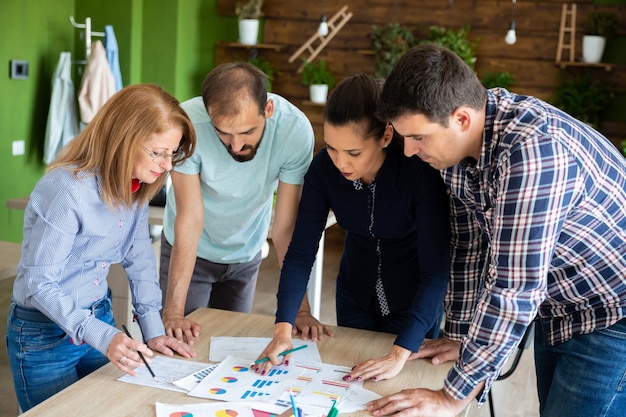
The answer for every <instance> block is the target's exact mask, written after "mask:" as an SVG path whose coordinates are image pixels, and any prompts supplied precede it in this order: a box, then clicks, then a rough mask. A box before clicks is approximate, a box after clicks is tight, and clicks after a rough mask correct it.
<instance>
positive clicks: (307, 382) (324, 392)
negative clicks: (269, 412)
mask: <svg viewBox="0 0 626 417" xmlns="http://www.w3.org/2000/svg"><path fill="white" fill-rule="evenodd" d="M289 368H296V369H300V372H299V376H298V378H297V379H296V382H294V383H293V385H292V386H291V387H290V388H291V392H292V393H293V395H294V396H295V399H296V402H297V403H298V406H300V407H302V408H303V410H304V411H305V414H307V408H308V407H309V406H311V407H313V406H314V407H321V408H322V409H325V410H328V409H330V407H332V405H333V401H335V400H336V401H337V408H338V409H339V410H340V411H341V412H343V413H350V412H353V411H357V410H364V409H365V404H366V403H367V402H368V401H371V400H373V399H375V398H380V396H379V395H378V394H376V393H373V392H371V391H368V390H365V389H364V388H363V383H362V382H345V381H344V380H343V377H344V376H345V375H347V374H348V373H350V368H349V367H347V366H340V365H332V364H326V363H317V362H301V361H299V362H296V363H293V364H291V365H290V366H289ZM275 404H276V405H279V406H281V407H286V406H289V405H290V404H291V403H290V398H289V392H284V393H283V394H282V395H281V397H280V398H279V399H278V400H276V401H275ZM310 411H311V414H313V413H314V410H313V409H311V410H310Z"/></svg>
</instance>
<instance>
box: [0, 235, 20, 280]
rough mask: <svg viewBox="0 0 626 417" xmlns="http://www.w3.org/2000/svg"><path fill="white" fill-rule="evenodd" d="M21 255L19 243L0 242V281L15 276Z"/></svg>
mask: <svg viewBox="0 0 626 417" xmlns="http://www.w3.org/2000/svg"><path fill="white" fill-rule="evenodd" d="M21 255H22V244H21V243H15V242H0V281H1V280H3V279H9V278H13V277H14V276H15V275H16V274H17V264H19V262H20V256H21Z"/></svg>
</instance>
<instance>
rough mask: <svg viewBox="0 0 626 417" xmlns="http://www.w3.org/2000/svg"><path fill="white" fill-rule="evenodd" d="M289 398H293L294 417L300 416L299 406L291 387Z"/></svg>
mask: <svg viewBox="0 0 626 417" xmlns="http://www.w3.org/2000/svg"><path fill="white" fill-rule="evenodd" d="M289 398H290V399H291V408H293V417H299V414H298V407H296V400H295V398H293V394H292V392H291V388H289Z"/></svg>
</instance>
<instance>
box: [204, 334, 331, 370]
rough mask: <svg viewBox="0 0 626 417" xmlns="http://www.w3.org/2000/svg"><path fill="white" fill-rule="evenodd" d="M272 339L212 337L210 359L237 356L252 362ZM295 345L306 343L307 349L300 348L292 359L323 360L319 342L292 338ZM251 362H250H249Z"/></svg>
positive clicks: (292, 355) (220, 359) (217, 359)
mask: <svg viewBox="0 0 626 417" xmlns="http://www.w3.org/2000/svg"><path fill="white" fill-rule="evenodd" d="M271 341H272V339H271V338H269V337H226V336H224V337H211V346H210V348H209V360H210V361H211V362H221V361H223V360H224V358H226V357H227V356H234V357H235V358H245V359H249V360H250V362H252V361H253V360H255V359H256V358H258V357H259V355H260V354H261V352H263V349H265V348H266V347H267V345H268V344H269V343H270V342H271ZM292 343H293V347H294V348H297V347H299V346H302V345H306V346H307V348H306V349H301V350H298V351H296V352H294V353H292V354H291V360H292V361H294V360H297V361H307V362H321V361H322V358H321V356H320V351H319V350H318V349H317V344H316V343H315V342H311V341H310V340H308V341H306V342H305V341H304V340H300V339H294V340H292ZM248 364H249V363H248Z"/></svg>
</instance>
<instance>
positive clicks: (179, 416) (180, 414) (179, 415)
mask: <svg viewBox="0 0 626 417" xmlns="http://www.w3.org/2000/svg"><path fill="white" fill-rule="evenodd" d="M170 417H193V414H191V413H188V412H187V411H177V412H175V413H172V414H170Z"/></svg>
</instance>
